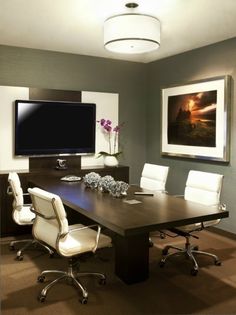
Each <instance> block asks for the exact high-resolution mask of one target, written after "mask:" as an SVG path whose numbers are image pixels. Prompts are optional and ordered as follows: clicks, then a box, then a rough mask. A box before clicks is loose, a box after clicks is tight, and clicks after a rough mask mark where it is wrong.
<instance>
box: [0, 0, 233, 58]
mask: <svg viewBox="0 0 236 315" xmlns="http://www.w3.org/2000/svg"><path fill="white" fill-rule="evenodd" d="M128 2H136V3H138V4H139V7H138V8H137V9H127V8H126V7H125V4H126V3H128ZM129 10H133V11H134V12H137V13H145V14H150V15H153V16H155V17H157V18H158V19H159V20H160V22H161V46H160V48H159V49H158V50H156V51H154V52H152V53H147V54H141V55H139V54H136V55H122V54H115V53H111V52H109V51H107V50H106V49H105V48H104V47H103V22H104V20H105V19H106V18H108V17H110V16H112V15H116V14H120V13H127V12H130V11H129ZM233 37H236V0H136V1H128V0H0V44H3V45H10V46H19V47H27V48H36V49H44V50H52V51H60V52H66V53H73V54H81V55H90V56H98V57H105V58H113V59H123V60H130V61H138V62H150V61H153V60H157V59H162V58H165V57H167V56H172V55H175V54H178V53H181V52H184V51H188V50H192V49H194V48H198V47H202V46H206V45H209V44H213V43H216V42H219V41H222V40H225V39H229V38H233Z"/></svg>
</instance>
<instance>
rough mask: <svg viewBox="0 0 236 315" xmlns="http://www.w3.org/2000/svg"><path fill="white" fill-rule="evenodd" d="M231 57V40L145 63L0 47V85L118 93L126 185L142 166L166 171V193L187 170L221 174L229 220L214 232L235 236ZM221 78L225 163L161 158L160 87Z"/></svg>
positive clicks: (234, 62)
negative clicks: (226, 85) (226, 84)
mask: <svg viewBox="0 0 236 315" xmlns="http://www.w3.org/2000/svg"><path fill="white" fill-rule="evenodd" d="M235 56H236V39H235V38H234V39H231V40H227V41H224V42H221V43H218V44H215V45H210V46H206V47H203V48H200V49H196V50H193V51H189V52H186V53H183V54H180V55H176V56H173V57H170V58H166V59H163V60H159V61H156V62H152V63H149V64H140V63H134V62H124V61H116V60H110V59H103V58H96V57H88V56H79V55H72V54H63V53H56V52H49V51H40V50H33V49H24V48H16V47H7V46H0V69H1V71H0V85H9V86H10V85H13V86H29V87H38V88H51V89H68V90H83V91H97V92H112V93H119V121H120V122H125V127H124V130H123V132H122V135H121V141H122V145H123V149H124V155H123V157H122V161H123V163H124V164H126V165H129V166H130V173H131V174H130V175H131V176H130V177H131V182H132V183H138V181H139V178H140V173H141V169H142V166H143V163H144V162H145V161H147V162H150V163H160V164H164V165H168V166H170V172H169V178H168V181H167V190H168V191H169V192H170V193H183V189H184V185H185V181H186V177H187V174H188V171H189V170H190V169H196V170H202V171H209V172H219V173H222V174H224V175H225V178H224V187H223V194H222V200H224V201H225V202H226V203H227V206H228V209H229V211H230V218H229V219H225V220H222V223H221V225H220V227H221V228H223V229H225V230H228V231H231V232H234V233H236V206H235V204H236V197H235V187H236V141H235V139H234V137H235V136H234V135H235V134H236V110H235V106H236V105H235V92H234V91H235V87H236V86H235V84H236V83H235V81H236V58H235ZM225 74H228V75H231V76H232V112H231V154H230V163H229V164H222V163H210V162H202V161H194V160H187V159H177V158H167V157H165V158H162V157H161V156H160V89H161V87H162V86H168V85H172V84H180V83H185V82H188V81H193V80H199V79H205V78H209V77H215V76H220V75H225ZM1 114H2V113H1Z"/></svg>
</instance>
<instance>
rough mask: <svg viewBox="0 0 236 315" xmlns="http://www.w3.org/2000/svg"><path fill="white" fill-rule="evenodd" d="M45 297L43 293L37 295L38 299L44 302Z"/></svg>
mask: <svg viewBox="0 0 236 315" xmlns="http://www.w3.org/2000/svg"><path fill="white" fill-rule="evenodd" d="M45 299H46V296H44V295H41V294H40V295H39V296H38V301H39V302H41V303H43V302H45Z"/></svg>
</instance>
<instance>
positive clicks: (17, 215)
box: [13, 206, 35, 225]
mask: <svg viewBox="0 0 236 315" xmlns="http://www.w3.org/2000/svg"><path fill="white" fill-rule="evenodd" d="M13 217H14V220H15V222H16V223H17V224H19V225H26V224H33V220H34V218H35V214H34V213H33V212H32V211H30V206H23V207H22V208H21V210H20V211H19V210H14V212H13Z"/></svg>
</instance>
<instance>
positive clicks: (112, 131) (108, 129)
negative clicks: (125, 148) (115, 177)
mask: <svg viewBox="0 0 236 315" xmlns="http://www.w3.org/2000/svg"><path fill="white" fill-rule="evenodd" d="M98 123H99V124H100V127H101V129H102V131H103V132H104V133H105V135H107V137H108V144H109V152H105V151H100V152H99V153H98V154H99V155H98V157H100V156H115V157H118V156H119V155H120V154H121V153H122V152H121V151H118V152H116V151H117V149H118V135H119V133H120V129H121V127H122V125H117V126H115V127H112V122H111V121H110V120H109V119H104V118H102V119H101V120H99V121H98Z"/></svg>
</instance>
